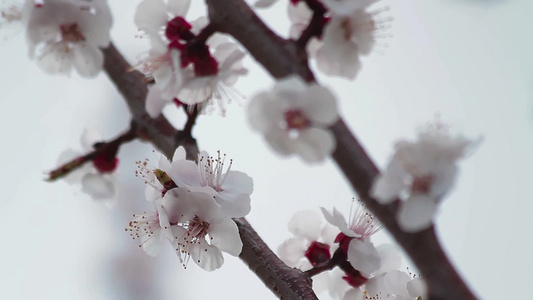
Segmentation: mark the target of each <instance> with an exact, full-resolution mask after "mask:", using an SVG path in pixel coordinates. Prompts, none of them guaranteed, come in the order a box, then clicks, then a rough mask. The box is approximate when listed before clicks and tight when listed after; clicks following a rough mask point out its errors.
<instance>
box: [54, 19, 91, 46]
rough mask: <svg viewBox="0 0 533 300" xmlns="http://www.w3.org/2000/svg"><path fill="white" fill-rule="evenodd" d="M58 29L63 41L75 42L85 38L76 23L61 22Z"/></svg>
mask: <svg viewBox="0 0 533 300" xmlns="http://www.w3.org/2000/svg"><path fill="white" fill-rule="evenodd" d="M59 29H60V30H61V39H62V40H63V41H65V42H71V43H77V42H80V41H84V40H85V38H84V37H83V34H82V33H81V30H80V27H79V26H78V24H76V23H71V24H61V25H59Z"/></svg>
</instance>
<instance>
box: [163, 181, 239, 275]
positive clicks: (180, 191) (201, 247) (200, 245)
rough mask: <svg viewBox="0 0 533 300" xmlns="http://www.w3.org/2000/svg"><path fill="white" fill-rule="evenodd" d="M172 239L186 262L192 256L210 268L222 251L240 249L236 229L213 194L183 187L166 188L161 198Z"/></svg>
mask: <svg viewBox="0 0 533 300" xmlns="http://www.w3.org/2000/svg"><path fill="white" fill-rule="evenodd" d="M161 205H162V209H163V211H164V212H165V213H166V214H167V216H168V220H169V224H171V225H173V224H176V225H173V226H170V231H171V233H172V238H173V240H172V243H173V245H174V247H175V248H176V252H177V254H178V256H179V257H180V259H181V261H182V262H183V265H184V267H186V266H187V263H188V261H189V259H192V260H193V261H194V262H195V263H196V264H197V265H198V266H199V267H200V268H202V269H204V270H206V271H213V270H216V269H218V268H220V267H221V266H222V264H223V263H224V257H223V256H222V251H223V252H226V253H228V254H230V255H233V256H238V255H239V254H240V253H241V250H242V241H241V239H240V236H239V230H238V228H237V225H236V224H235V222H233V221H232V220H231V219H230V218H229V217H228V216H227V215H226V214H225V213H224V212H223V211H222V208H221V207H220V205H218V204H217V203H216V202H215V200H214V199H213V197H212V196H209V195H208V194H205V193H201V192H191V191H189V190H188V189H186V188H174V189H171V190H169V191H168V192H167V193H166V194H165V197H163V201H162V204H161Z"/></svg>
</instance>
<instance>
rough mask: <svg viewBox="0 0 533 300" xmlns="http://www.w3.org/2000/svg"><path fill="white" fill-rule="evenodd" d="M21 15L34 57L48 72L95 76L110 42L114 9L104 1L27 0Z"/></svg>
mask: <svg viewBox="0 0 533 300" xmlns="http://www.w3.org/2000/svg"><path fill="white" fill-rule="evenodd" d="M22 18H23V21H24V23H25V24H26V39H27V42H28V50H29V55H30V57H31V58H34V57H35V58H36V61H37V64H38V66H39V67H40V68H41V69H43V70H44V71H45V72H47V73H51V74H56V73H57V74H69V73H70V72H71V70H72V68H74V69H76V71H77V72H78V73H79V74H80V75H81V76H83V77H94V76H96V75H97V74H98V72H99V71H100V70H101V69H102V67H103V54H102V51H101V50H100V48H105V47H107V46H108V45H109V29H110V28H111V22H112V19H111V12H110V10H109V7H108V6H107V2H106V1H105V0H93V1H82V0H71V1H67V0H48V1H46V2H43V3H41V2H40V3H37V2H35V1H33V0H28V1H26V3H25V5H24V8H23V11H22Z"/></svg>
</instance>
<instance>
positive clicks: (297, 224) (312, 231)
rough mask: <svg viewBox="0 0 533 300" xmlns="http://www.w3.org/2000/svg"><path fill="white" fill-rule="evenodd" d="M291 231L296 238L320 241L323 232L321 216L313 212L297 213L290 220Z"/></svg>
mask: <svg viewBox="0 0 533 300" xmlns="http://www.w3.org/2000/svg"><path fill="white" fill-rule="evenodd" d="M288 227H289V231H290V232H291V233H292V234H294V235H295V236H296V237H304V238H306V239H308V240H309V241H318V236H319V234H320V231H321V230H322V221H321V219H320V215H319V214H318V213H316V212H314V211H312V210H303V211H299V212H296V213H295V214H294V215H293V216H292V218H291V219H290V220H289V225H288Z"/></svg>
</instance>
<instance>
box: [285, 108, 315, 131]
mask: <svg viewBox="0 0 533 300" xmlns="http://www.w3.org/2000/svg"><path fill="white" fill-rule="evenodd" d="M285 122H286V124H287V129H289V130H291V129H304V128H307V127H309V125H311V122H310V121H309V119H307V117H306V116H305V115H304V113H303V112H302V111H301V110H297V109H291V110H288V111H286V112H285Z"/></svg>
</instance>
